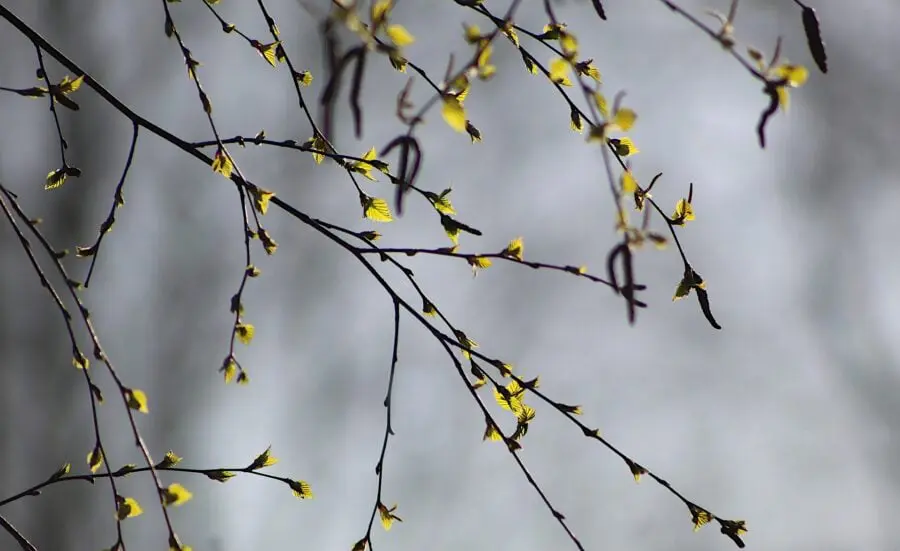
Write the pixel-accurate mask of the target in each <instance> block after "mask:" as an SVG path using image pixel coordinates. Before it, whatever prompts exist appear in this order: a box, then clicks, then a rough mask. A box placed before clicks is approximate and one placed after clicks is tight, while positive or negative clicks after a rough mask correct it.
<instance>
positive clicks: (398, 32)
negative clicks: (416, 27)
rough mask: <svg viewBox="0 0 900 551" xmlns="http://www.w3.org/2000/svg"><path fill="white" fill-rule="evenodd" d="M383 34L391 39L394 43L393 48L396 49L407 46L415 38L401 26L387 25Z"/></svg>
mask: <svg viewBox="0 0 900 551" xmlns="http://www.w3.org/2000/svg"><path fill="white" fill-rule="evenodd" d="M385 32H386V33H387V35H388V38H390V39H391V42H393V43H394V46H397V47H398V48H403V47H404V46H409V45H410V44H412V43H413V42H415V41H416V38H415V37H414V36H413V35H412V34H410V32H409V31H407V30H406V28H405V27H404V26H403V25H396V24H395V25H388V27H387V29H386V30H385Z"/></svg>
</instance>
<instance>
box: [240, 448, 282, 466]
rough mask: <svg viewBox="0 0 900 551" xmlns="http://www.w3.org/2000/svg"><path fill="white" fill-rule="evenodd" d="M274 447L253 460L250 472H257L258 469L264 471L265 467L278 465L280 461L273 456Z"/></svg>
mask: <svg viewBox="0 0 900 551" xmlns="http://www.w3.org/2000/svg"><path fill="white" fill-rule="evenodd" d="M271 451H272V446H269V447H268V448H266V451H264V452H262V453H261V454H259V455H257V456H256V459H254V460H253V463H250V466H248V467H247V469H248V470H251V471H255V470H257V469H262V468H263V467H269V466H271V465H274V464H275V463H278V459H277V458H276V457H273V456H272V455H271Z"/></svg>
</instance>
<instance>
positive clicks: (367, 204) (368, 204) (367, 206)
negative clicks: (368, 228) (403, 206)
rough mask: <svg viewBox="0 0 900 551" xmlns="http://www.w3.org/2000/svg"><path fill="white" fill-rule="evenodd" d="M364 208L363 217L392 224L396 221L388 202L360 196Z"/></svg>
mask: <svg viewBox="0 0 900 551" xmlns="http://www.w3.org/2000/svg"><path fill="white" fill-rule="evenodd" d="M359 200H360V203H361V204H362V208H363V216H364V217H365V218H368V219H369V220H372V221H374V222H390V221H392V220H393V219H394V217H393V215H391V208H390V207H389V206H388V204H387V201H385V200H384V199H381V198H379V197H370V196H368V195H363V194H361V195H360V196H359Z"/></svg>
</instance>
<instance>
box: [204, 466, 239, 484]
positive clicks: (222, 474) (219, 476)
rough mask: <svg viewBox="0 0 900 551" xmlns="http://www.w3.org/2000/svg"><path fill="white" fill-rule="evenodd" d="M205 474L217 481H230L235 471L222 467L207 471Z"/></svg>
mask: <svg viewBox="0 0 900 551" xmlns="http://www.w3.org/2000/svg"><path fill="white" fill-rule="evenodd" d="M203 474H205V475H206V476H207V477H208V478H209V479H211V480H215V481H216V482H228V481H229V480H231V479H232V478H233V477H234V473H233V472H231V471H224V470H222V469H215V470H212V471H206V472H204V473H203Z"/></svg>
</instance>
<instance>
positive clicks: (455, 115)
mask: <svg viewBox="0 0 900 551" xmlns="http://www.w3.org/2000/svg"><path fill="white" fill-rule="evenodd" d="M441 115H442V116H443V117H444V121H445V122H446V123H447V124H448V125H449V126H450V128H452V129H453V130H456V131H457V132H465V131H466V110H465V108H464V107H463V106H462V103H461V102H460V101H459V99H458V98H457V97H456V96H452V95H447V96H444V106H443V107H442V108H441Z"/></svg>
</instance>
